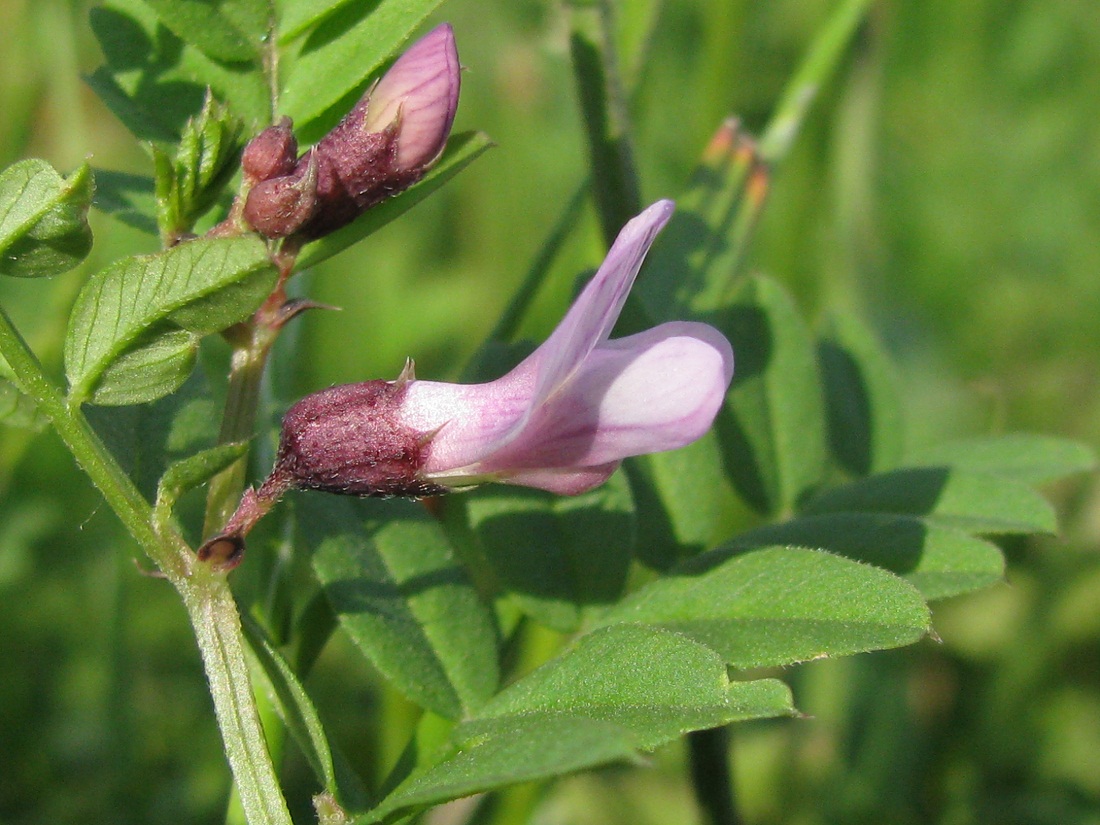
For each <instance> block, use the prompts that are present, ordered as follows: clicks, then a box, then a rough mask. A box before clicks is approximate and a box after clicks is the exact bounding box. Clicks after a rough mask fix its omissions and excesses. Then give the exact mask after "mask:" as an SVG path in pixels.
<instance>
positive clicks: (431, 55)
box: [299, 24, 460, 238]
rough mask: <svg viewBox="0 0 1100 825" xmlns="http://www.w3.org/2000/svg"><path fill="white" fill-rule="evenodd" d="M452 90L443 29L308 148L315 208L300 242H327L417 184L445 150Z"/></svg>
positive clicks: (453, 61)
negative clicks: (313, 170) (313, 159)
mask: <svg viewBox="0 0 1100 825" xmlns="http://www.w3.org/2000/svg"><path fill="white" fill-rule="evenodd" d="M459 84H460V69H459V65H458V52H457V50H456V49H455V41H454V32H453V31H452V30H451V27H450V26H449V25H447V24H443V25H441V26H438V27H436V28H435V29H433V30H432V31H430V32H429V33H428V34H426V35H425V36H424V37H422V38H421V39H420V40H418V41H417V42H416V43H414V44H413V45H412V46H411V47H410V48H409V50H408V51H406V52H405V53H404V54H403V55H402V56H401V57H400V58H398V60H397V62H396V63H394V64H393V66H392V67H391V68H390V70H389V71H388V72H387V73H386V74H385V76H384V77H383V78H382V79H381V80H380V81H379V82H378V83H377V84H376V85H375V86H374V87H373V88H372V89H369V90H368V91H367V93H366V94H365V95H363V97H362V98H361V99H360V100H359V102H358V103H357V104H356V105H355V107H354V108H353V109H352V110H351V111H350V112H348V114H347V116H345V117H344V119H343V120H342V121H340V123H338V124H337V125H336V127H335V128H334V129H333V130H332V131H331V132H329V133H328V134H327V135H325V137H323V138H322V139H321V141H320V142H319V143H318V144H317V145H316V146H315V147H314V149H313V154H314V156H315V157H316V159H317V175H318V176H317V195H318V200H319V201H320V205H319V208H318V211H317V215H316V217H315V218H314V219H313V220H312V221H310V223H309V225H308V226H306V227H304V228H303V234H304V235H306V236H308V237H311V238H319V237H321V236H323V235H327V234H328V233H329V232H332V231H334V230H336V229H339V228H340V227H341V226H343V225H344V224H347V223H350V222H351V221H353V220H354V219H355V218H356V217H358V216H359V215H360V214H361V213H362V212H364V211H365V210H366V209H368V208H370V207H371V206H374V205H375V204H376V203H378V202H379V201H382V200H385V199H386V198H388V197H391V196H393V195H396V194H398V193H399V192H402V191H404V190H405V189H407V188H409V187H410V186H412V185H413V184H414V183H416V182H417V181H418V180H420V178H422V177H423V176H424V173H425V172H426V171H427V170H428V168H429V167H430V166H431V165H432V163H434V162H435V161H436V160H437V159H438V158H439V156H440V154H441V153H442V152H443V147H444V146H445V145H446V143H447V137H448V135H449V134H450V131H451V125H452V124H453V122H454V116H455V110H456V109H457V107H458V91H459ZM300 165H301V161H299V166H300Z"/></svg>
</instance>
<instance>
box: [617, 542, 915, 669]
mask: <svg viewBox="0 0 1100 825" xmlns="http://www.w3.org/2000/svg"><path fill="white" fill-rule="evenodd" d="M838 593H843V594H844V598H838V597H837V594H838ZM601 621H602V623H603V624H612V623H617V622H644V623H646V624H653V625H657V626H659V627H664V628H666V629H668V630H674V631H676V632H678V633H683V634H684V635H686V636H689V637H690V638H692V639H695V640H697V641H699V642H702V643H703V644H706V645H708V646H709V647H712V648H714V649H715V650H717V651H718V652H719V653H720V654H721V655H722V656H723V658H724V659H725V661H726V662H727V663H728V664H729V665H731V666H732V667H736V668H754V667H767V666H771V665H786V664H792V663H794V662H803V661H806V660H808V659H816V658H820V657H825V656H843V655H847V654H851V653H860V652H863V651H865V650H873V649H877V648H886V647H897V646H899V645H904V644H911V643H912V642H915V641H917V639H920V638H921V637H922V636H924V634H925V633H927V632H928V628H929V613H928V608H927V606H926V605H925V603H924V600H923V599H921V597H920V594H919V593H918V592H917V591H916V589H915V588H914V587H913V586H912V585H910V584H908V583H906V582H904V581H902V580H901V579H899V578H897V577H896V576H894V575H892V574H890V573H887V572H885V571H883V570H879V569H878V568H875V567H871V566H869V565H864V564H857V563H856V562H852V561H848V560H847V559H842V558H840V557H838V556H833V555H830V554H828V553H820V552H816V551H812V550H801V549H796V548H782V547H776V548H768V549H763V550H757V551H755V552H752V553H748V554H746V555H744V556H737V557H734V558H727V557H726V556H725V554H721V553H719V554H715V555H713V556H712V555H711V554H704V555H702V556H700V557H698V558H697V559H695V560H694V561H693V562H692V563H690V564H689V565H688V566H686V567H685V568H683V569H681V570H679V571H677V572H676V573H675V575H672V576H669V577H666V578H662V579H659V580H658V581H655V582H653V583H652V584H649V585H647V586H646V587H643V588H642V589H641V590H638V591H637V592H635V593H633V594H631V595H630V596H628V597H627V598H626V599H624V600H623V601H622V602H621V603H620V604H618V605H617V606H615V607H614V608H612V609H611V610H610V611H608V612H607V614H605V615H604V617H603V619H602V620H601Z"/></svg>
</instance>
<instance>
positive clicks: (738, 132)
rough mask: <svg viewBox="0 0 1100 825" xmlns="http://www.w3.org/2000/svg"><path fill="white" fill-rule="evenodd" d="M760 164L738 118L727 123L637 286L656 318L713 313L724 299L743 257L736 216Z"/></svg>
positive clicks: (713, 141)
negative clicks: (737, 242) (738, 247)
mask: <svg viewBox="0 0 1100 825" xmlns="http://www.w3.org/2000/svg"><path fill="white" fill-rule="evenodd" d="M758 164H759V159H758V157H757V155H756V150H755V146H754V143H753V141H752V139H751V137H750V136H749V135H748V134H747V133H746V132H745V131H743V130H742V129H741V127H740V125H739V124H738V123H737V121H734V120H729V121H727V122H726V123H723V124H722V126H721V128H719V129H718V131H717V133H716V134H715V135H714V137H713V138H712V139H711V142H710V144H709V145H708V146H707V148H706V150H705V151H704V153H703V157H702V159H701V160H700V162H699V165H698V166H697V167H696V169H695V171H694V172H693V173H692V177H691V181H690V183H689V184H688V187H687V189H686V190H685V191H684V192H683V194H682V195H681V196H680V197H679V198H677V201H676V212H675V213H674V214H673V216H672V219H671V220H670V221H669V223H668V226H666V227H665V229H664V231H663V232H662V233H661V239H660V242H659V243H656V244H654V246H653V249H652V250H651V251H650V253H649V256H648V262H647V265H646V271H645V275H644V277H642V278H639V279H638V283H637V285H636V286H635V287H634V289H633V290H632V292H633V294H635V295H637V297H638V298H639V299H640V300H641V302H642V304H643V306H644V307H645V309H646V312H647V313H648V314H649V316H650V317H651V318H652V319H653V320H654V321H658V322H659V321H669V320H674V319H678V318H683V317H684V316H685V315H691V316H693V317H694V316H698V315H700V314H706V313H710V312H714V311H715V310H717V309H719V308H720V307H721V306H722V305H723V304H724V303H725V301H724V298H725V297H726V294H727V292H728V290H729V284H730V283H731V281H732V279H733V276H734V274H735V272H734V266H735V262H736V259H737V255H738V253H737V251H736V250H735V249H734V240H735V239H734V237H733V233H734V228H735V227H734V219H735V218H736V216H737V214H738V208H739V206H740V204H741V203H742V201H743V200H744V197H745V187H746V186H747V185H748V184H749V182H750V181H751V180H752V179H753V176H754V175H756V174H760V172H759V170H758Z"/></svg>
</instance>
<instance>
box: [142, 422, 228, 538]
mask: <svg viewBox="0 0 1100 825" xmlns="http://www.w3.org/2000/svg"><path fill="white" fill-rule="evenodd" d="M247 452H248V442H246V441H237V442H233V443H231V444H219V445H218V446H216V447H211V448H210V449H208V450H202V451H201V452H198V453H195V454H194V455H191V456H188V457H187V458H183V459H180V460H179V461H174V462H172V464H170V465H169V466H168V469H167V470H165V471H164V475H162V476H161V477H160V481H159V482H158V484H157V498H156V506H155V507H154V508H153V517H154V519H155V520H156V522H157V526H158V528H161V529H163V527H165V526H166V525H167V524H168V522H169V520H170V519H171V517H172V509H173V508H174V507H175V506H176V502H177V501H179V498H180V496H182V495H183V494H184V493H186V492H187V491H188V490H193V489H194V488H196V487H198V486H200V485H202V484H205V483H206V482H207V481H209V480H210V479H212V478H213V477H214V476H216V475H217V474H218V473H220V472H221V471H222V470H224V469H225V468H226V467H228V466H229V465H230V464H232V463H233V462H234V461H236V460H237V459H239V458H241V457H242V456H244V455H245V454H246V453H247Z"/></svg>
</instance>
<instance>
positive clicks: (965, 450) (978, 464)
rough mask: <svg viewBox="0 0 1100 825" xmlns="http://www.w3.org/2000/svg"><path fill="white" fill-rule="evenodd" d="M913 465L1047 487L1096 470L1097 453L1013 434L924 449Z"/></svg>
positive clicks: (1079, 446)
mask: <svg viewBox="0 0 1100 825" xmlns="http://www.w3.org/2000/svg"><path fill="white" fill-rule="evenodd" d="M912 463H913V464H915V465H918V466H937V465H938V466H943V467H954V468H956V469H958V470H966V471H970V472H982V473H993V474H995V475H999V476H1005V477H1006V478H1013V479H1016V480H1017V481H1021V482H1023V483H1025V484H1044V483H1046V482H1048V481H1054V480H1055V479H1058V478H1062V477H1064V476H1068V475H1073V474H1074V473H1083V472H1088V471H1090V470H1094V469H1096V454H1095V453H1093V451H1092V450H1091V449H1089V447H1087V446H1086V445H1084V444H1081V443H1080V442H1077V441H1070V440H1069V439H1065V438H1057V437H1055V436H1050V435H1038V434H1035V433H1013V434H1010V435H1001V436H985V437H979V438H969V439H965V440H962V441H953V442H947V443H945V444H938V445H935V446H933V447H929V448H926V449H924V450H921V451H920V452H919V453H917V455H916V456H914V457H913V458H912Z"/></svg>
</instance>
